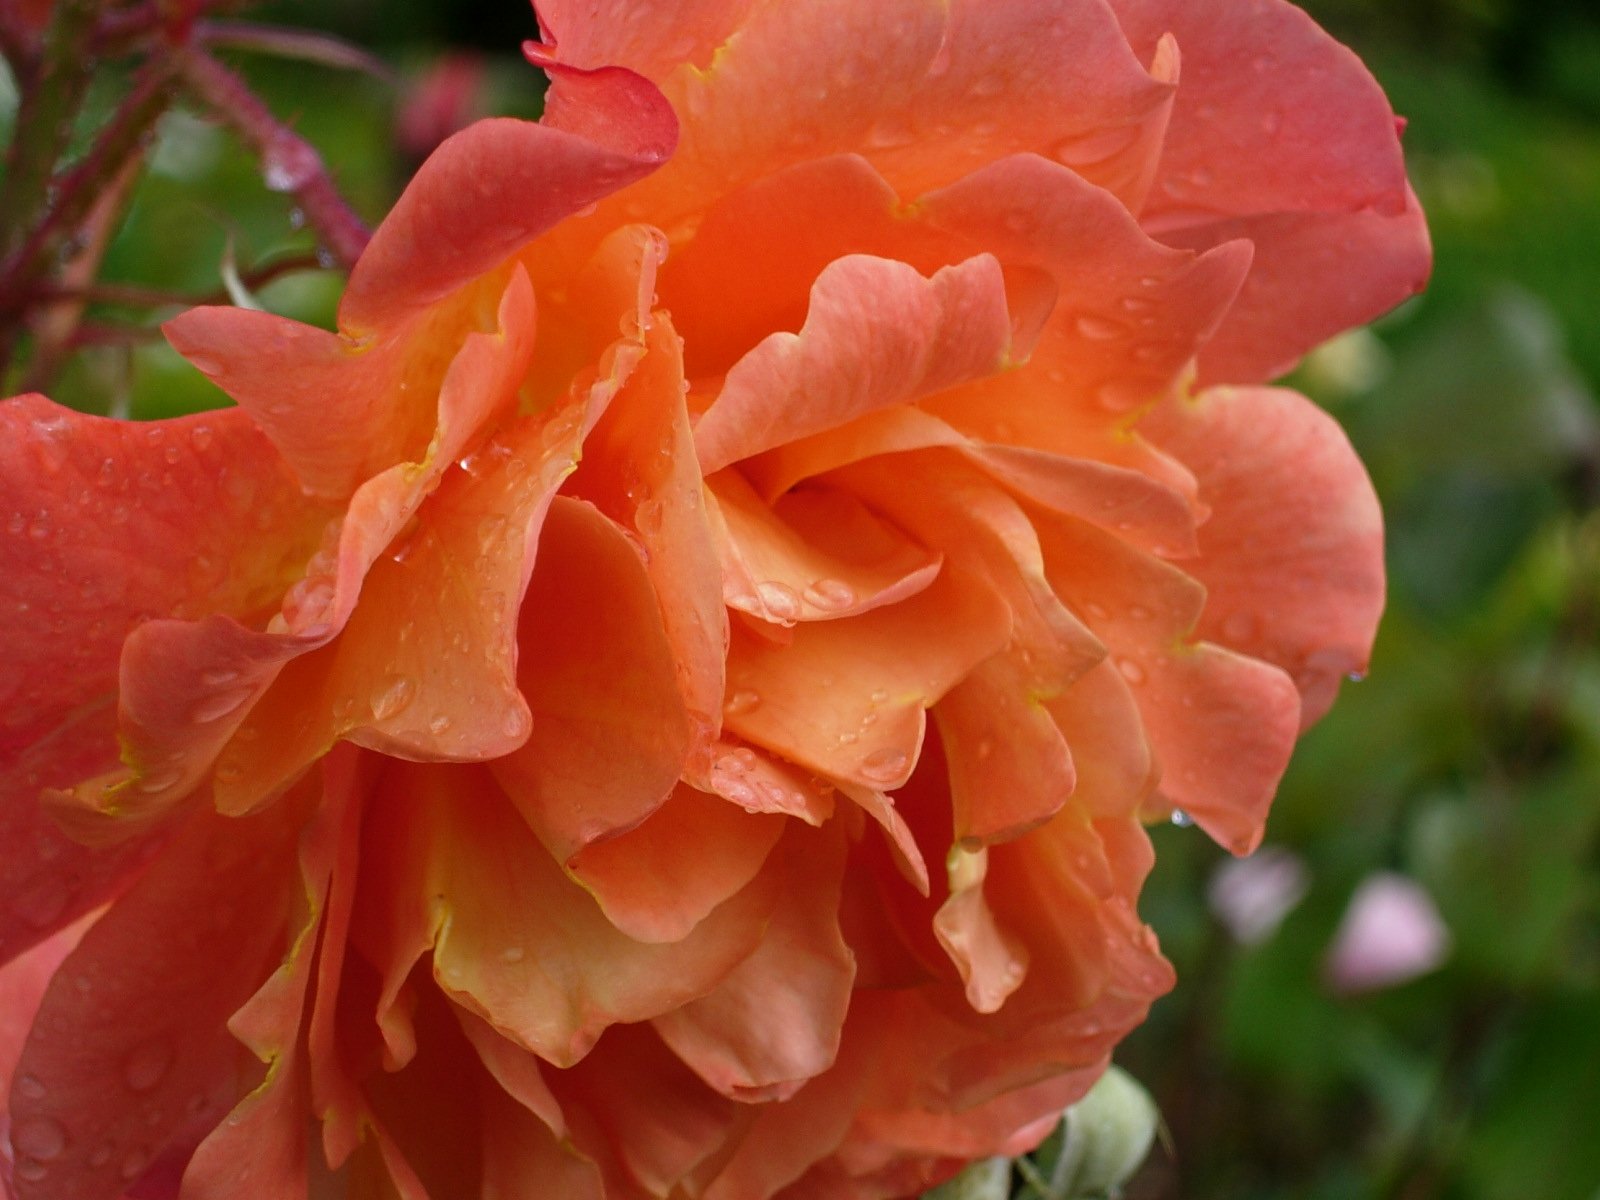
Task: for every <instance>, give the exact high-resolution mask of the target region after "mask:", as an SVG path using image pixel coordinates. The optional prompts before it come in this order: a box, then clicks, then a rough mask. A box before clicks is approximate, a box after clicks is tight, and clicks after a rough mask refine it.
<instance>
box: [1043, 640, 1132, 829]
mask: <svg viewBox="0 0 1600 1200" xmlns="http://www.w3.org/2000/svg"><path fill="white" fill-rule="evenodd" d="M1045 707H1046V708H1048V709H1049V710H1050V715H1051V716H1052V717H1054V718H1055V722H1056V727H1057V728H1058V729H1060V730H1061V735H1062V737H1064V738H1065V739H1066V742H1067V747H1068V749H1069V750H1070V752H1071V754H1072V765H1073V769H1074V773H1075V775H1076V783H1077V786H1076V787H1075V788H1074V789H1073V793H1072V797H1073V803H1074V804H1075V805H1076V806H1078V807H1080V808H1082V809H1083V810H1084V811H1086V812H1089V813H1091V814H1093V815H1094V816H1097V817H1099V816H1105V817H1127V816H1130V815H1132V814H1134V813H1137V812H1139V811H1140V809H1141V807H1143V805H1144V803H1145V801H1146V800H1147V799H1148V798H1149V796H1150V793H1151V792H1152V791H1153V790H1154V789H1155V786H1156V780H1157V777H1158V776H1159V774H1160V771H1159V769H1158V767H1157V764H1156V761H1155V758H1154V756H1153V755H1152V754H1151V752H1150V744H1149V741H1148V740H1147V738H1146V737H1145V731H1144V724H1143V722H1142V720H1141V719H1140V717H1139V706H1138V705H1137V704H1136V703H1135V702H1134V697H1133V688H1132V687H1131V685H1130V684H1129V683H1128V681H1127V680H1126V679H1125V678H1124V677H1123V675H1122V672H1121V671H1120V670H1119V669H1118V667H1117V664H1116V663H1114V662H1113V661H1112V660H1111V659H1109V658H1108V659H1105V660H1103V661H1102V662H1099V663H1097V664H1096V665H1095V666H1093V667H1091V668H1089V670H1087V671H1085V672H1084V673H1083V674H1082V675H1080V676H1079V677H1078V678H1077V679H1076V680H1075V681H1074V682H1073V684H1072V686H1071V687H1069V688H1067V689H1066V691H1064V692H1062V693H1061V694H1060V695H1059V696H1056V697H1054V698H1053V699H1051V700H1047V701H1046V702H1045Z"/></svg>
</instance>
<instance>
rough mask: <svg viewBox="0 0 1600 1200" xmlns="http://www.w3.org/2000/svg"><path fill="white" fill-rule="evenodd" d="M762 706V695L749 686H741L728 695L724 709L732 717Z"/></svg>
mask: <svg viewBox="0 0 1600 1200" xmlns="http://www.w3.org/2000/svg"><path fill="white" fill-rule="evenodd" d="M760 706H761V697H760V695H759V694H758V693H756V692H753V691H751V690H750V689H749V688H740V689H739V690H738V691H736V692H734V693H733V694H732V695H731V696H729V697H728V699H727V701H726V702H725V703H724V704H723V706H722V711H723V712H724V713H726V714H727V715H728V716H730V717H738V716H743V715H744V714H745V713H747V712H751V711H753V710H755V709H757V708H759V707H760Z"/></svg>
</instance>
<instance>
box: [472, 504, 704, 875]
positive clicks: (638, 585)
mask: <svg viewBox="0 0 1600 1200" xmlns="http://www.w3.org/2000/svg"><path fill="white" fill-rule="evenodd" d="M518 644H519V646H520V647H521V650H522V654H521V660H520V664H519V668H518V675H519V679H520V682H521V685H522V691H523V694H524V695H525V696H526V697H527V698H528V703H529V705H530V707H531V708H532V710H533V731H532V734H531V735H530V736H529V738H528V740H527V742H526V744H525V745H524V746H523V747H522V748H521V749H520V750H518V751H516V752H515V753H513V754H510V755H507V756H505V757H503V758H498V759H495V760H494V761H493V762H492V763H491V764H490V765H491V769H492V770H493V771H494V774H495V778H497V779H498V780H499V781H500V782H501V784H502V785H503V786H504V787H505V788H506V789H507V791H508V792H509V793H510V795H511V797H512V798H513V800H515V801H516V804H517V807H518V808H519V809H520V810H521V812H522V814H523V816H524V817H525V818H526V819H527V821H528V824H529V825H530V826H531V828H532V829H533V831H534V832H535V833H537V834H538V835H539V839H540V840H541V841H542V842H543V843H544V844H545V846H547V847H548V848H549V851H550V853H551V854H553V855H555V857H556V859H557V860H558V861H560V862H563V863H565V862H567V861H569V860H570V859H571V858H572V856H573V855H574V854H576V853H577V852H578V851H579V850H580V849H582V848H583V847H584V846H587V845H588V844H590V843H591V842H594V841H597V840H599V839H601V838H605V837H608V836H611V835H614V834H617V833H621V832H624V831H626V830H628V829H631V828H633V827H634V826H635V825H637V824H639V822H640V821H642V820H644V818H645V817H647V816H648V815H649V814H650V813H652V812H654V811H655V810H656V809H657V808H659V807H660V806H661V804H662V803H663V802H664V801H665V800H666V799H667V797H668V795H670V794H671V792H672V789H673V786H674V784H675V783H676V781H677V779H678V777H679V776H680V775H681V774H682V772H683V769H684V765H685V762H686V761H687V757H688V753H689V745H690V725H689V718H688V714H687V712H686V710H685V708H684V704H683V698H682V695H681V694H680V692H679V690H678V681H677V676H676V673H675V671H674V664H673V659H672V647H671V645H670V644H669V643H668V641H667V636H666V631H665V629H664V627H663V624H662V618H661V612H660V608H659V606H658V604H657V601H656V596H655V592H654V589H653V588H652V587H651V584H650V578H649V576H648V574H647V573H646V570H645V565H644V563H643V562H642V561H641V559H640V556H639V552H638V550H637V549H636V548H635V547H634V545H633V543H632V542H630V541H629V539H628V537H627V535H626V534H624V533H623V532H622V531H621V530H620V529H618V528H617V527H616V525H614V524H613V523H612V522H611V520H610V519H609V518H607V517H605V516H603V515H602V514H601V513H600V512H599V511H597V510H596V509H594V508H593V507H591V506H590V505H587V504H584V503H582V502H581V501H576V500H570V499H567V498H566V497H558V498H557V499H556V500H555V501H554V502H553V503H552V505H551V508H550V514H549V517H548V519H547V521H546V524H545V528H544V532H543V534H542V536H541V539H540V548H539V562H538V566H537V569H536V570H535V572H534V576H533V582H532V584H531V585H530V587H529V589H528V596H527V599H526V601H525V602H524V604H523V616H522V627H521V631H520V635H519V639H518Z"/></svg>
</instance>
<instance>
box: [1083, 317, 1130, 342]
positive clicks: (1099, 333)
mask: <svg viewBox="0 0 1600 1200" xmlns="http://www.w3.org/2000/svg"><path fill="white" fill-rule="evenodd" d="M1077 324H1078V332H1079V333H1080V334H1082V335H1083V336H1084V337H1086V338H1088V339H1090V340H1091V341H1096V342H1108V341H1110V340H1111V339H1112V338H1117V337H1121V336H1122V334H1123V332H1124V330H1123V327H1122V326H1121V325H1120V324H1119V323H1118V322H1116V321H1113V320H1111V319H1109V318H1107V317H1079V318H1078V322H1077Z"/></svg>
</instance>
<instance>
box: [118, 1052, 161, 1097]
mask: <svg viewBox="0 0 1600 1200" xmlns="http://www.w3.org/2000/svg"><path fill="white" fill-rule="evenodd" d="M171 1065H172V1047H171V1046H169V1045H167V1044H166V1043H165V1042H146V1043H145V1044H144V1045H142V1046H140V1047H139V1048H138V1049H136V1050H134V1051H133V1053H131V1054H129V1055H128V1057H127V1059H126V1060H125V1061H124V1062H123V1064H122V1081H123V1082H124V1083H126V1084H127V1085H128V1086H129V1087H130V1088H132V1089H133V1090H134V1091H136V1092H148V1091H149V1090H150V1089H151V1088H153V1087H155V1086H156V1085H157V1084H158V1083H160V1082H161V1081H162V1080H163V1079H164V1078H166V1074H167V1068H168V1067H170V1066H171Z"/></svg>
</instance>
